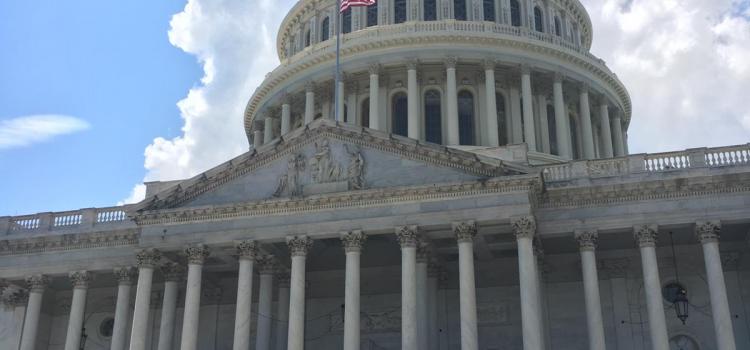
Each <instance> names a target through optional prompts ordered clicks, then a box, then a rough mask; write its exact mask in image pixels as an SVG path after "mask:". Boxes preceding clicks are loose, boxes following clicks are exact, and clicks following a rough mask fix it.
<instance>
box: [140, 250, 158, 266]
mask: <svg viewBox="0 0 750 350" xmlns="http://www.w3.org/2000/svg"><path fill="white" fill-rule="evenodd" d="M159 260H161V252H160V251H159V250H158V249H153V248H150V249H143V250H140V251H138V252H137V253H136V254H135V262H136V266H138V268H144V267H146V268H153V267H154V266H156V264H158V263H159Z"/></svg>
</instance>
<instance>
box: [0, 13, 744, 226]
mask: <svg viewBox="0 0 750 350" xmlns="http://www.w3.org/2000/svg"><path fill="white" fill-rule="evenodd" d="M582 2H583V4H584V5H585V6H586V8H587V9H588V11H589V14H590V16H591V19H592V22H593V29H594V30H593V32H594V44H593V47H592V53H593V54H595V55H597V56H598V57H601V58H602V59H604V60H605V61H606V62H607V64H608V66H609V67H610V69H612V71H614V72H616V73H617V75H618V77H619V78H620V79H621V80H622V81H623V82H624V84H625V85H626V87H627V88H628V90H629V91H630V94H631V97H632V100H633V118H632V123H631V126H630V130H629V135H630V139H629V145H630V151H631V153H641V152H652V153H653V152H660V151H669V150H681V149H687V148H693V147H707V146H720V145H731V144H740V143H748V142H750V107H748V105H747V104H746V102H747V99H748V97H750V0H741V1H738V0H734V1H733V0H679V1H677V0H582ZM293 3H294V1H292V0H275V1H274V0H161V1H146V0H131V1H125V2H121V1H118V2H115V1H82V0H72V1H65V2H61V1H56V0H24V1H10V0H8V1H0V52H2V54H1V55H0V179H2V181H0V216H2V215H21V214H30V213H36V212H46V211H62V210H75V209H79V208H88V207H106V206H112V205H117V204H122V203H128V202H134V201H137V200H140V199H141V198H143V196H144V192H145V187H144V186H143V185H142V183H143V182H144V181H157V180H173V179H181V178H187V177H190V176H193V175H196V174H199V173H200V172H202V171H205V170H207V169H209V168H211V167H213V166H216V165H218V164H220V163H222V162H224V161H226V160H228V159H230V158H231V157H233V156H236V155H239V154H241V153H242V152H244V151H246V150H247V148H248V145H247V139H246V137H245V134H244V128H243V124H242V115H243V110H244V107H245V105H246V103H247V101H248V99H249V98H250V96H251V95H252V93H253V91H254V90H255V88H256V87H257V86H258V84H260V82H261V81H262V80H263V78H264V76H265V75H266V74H267V73H268V72H269V71H271V70H272V69H273V68H274V67H275V66H276V65H278V59H277V57H276V52H275V48H274V46H275V42H276V38H275V36H276V31H277V28H278V25H279V23H280V22H281V20H282V18H283V16H284V15H285V14H286V12H287V11H288V9H290V8H291V6H292V5H293Z"/></svg>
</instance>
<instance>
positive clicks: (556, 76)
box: [553, 72, 565, 84]
mask: <svg viewBox="0 0 750 350" xmlns="http://www.w3.org/2000/svg"><path fill="white" fill-rule="evenodd" d="M564 80H565V76H564V75H563V74H562V73H560V72H555V74H554V79H553V82H555V83H559V84H562V82H563V81H564Z"/></svg>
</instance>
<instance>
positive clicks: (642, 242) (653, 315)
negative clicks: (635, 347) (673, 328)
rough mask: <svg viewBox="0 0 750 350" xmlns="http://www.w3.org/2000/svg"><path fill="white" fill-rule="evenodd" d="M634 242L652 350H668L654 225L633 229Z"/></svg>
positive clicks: (655, 227)
mask: <svg viewBox="0 0 750 350" xmlns="http://www.w3.org/2000/svg"><path fill="white" fill-rule="evenodd" d="M633 231H634V235H635V240H636V242H638V246H639V247H640V250H641V265H642V267H643V285H644V289H645V290H644V291H645V292H646V307H647V309H648V325H649V330H650V331H651V347H652V349H653V350H669V338H668V337H667V321H666V319H665V318H664V305H663V302H662V301H661V300H662V294H661V282H660V281H659V265H658V263H657V260H656V235H657V226H656V225H643V226H637V227H634V228H633Z"/></svg>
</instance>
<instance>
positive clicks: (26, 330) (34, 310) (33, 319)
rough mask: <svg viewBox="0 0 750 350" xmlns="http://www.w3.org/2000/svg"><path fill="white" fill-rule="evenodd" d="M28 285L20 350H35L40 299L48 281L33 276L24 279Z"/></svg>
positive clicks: (45, 277) (40, 306)
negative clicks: (27, 298)
mask: <svg viewBox="0 0 750 350" xmlns="http://www.w3.org/2000/svg"><path fill="white" fill-rule="evenodd" d="M26 284H28V285H29V303H28V306H26V319H25V320H24V323H23V335H22V336H21V347H20V350H35V349H36V337H37V333H38V330H39V315H40V314H41V312H42V297H43V296H44V289H45V288H47V285H48V284H49V279H48V278H47V276H44V275H34V276H30V277H27V278H26Z"/></svg>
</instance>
